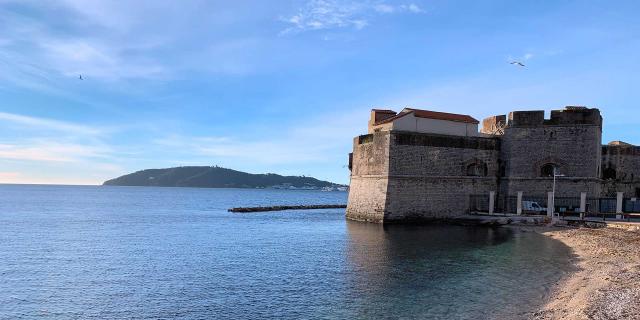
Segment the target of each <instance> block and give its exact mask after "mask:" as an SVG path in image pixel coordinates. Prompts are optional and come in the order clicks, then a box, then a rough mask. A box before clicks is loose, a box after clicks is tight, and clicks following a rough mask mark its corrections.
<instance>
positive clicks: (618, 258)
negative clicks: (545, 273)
mask: <svg viewBox="0 0 640 320" xmlns="http://www.w3.org/2000/svg"><path fill="white" fill-rule="evenodd" d="M536 231H538V232H541V233H543V234H545V235H547V236H549V237H553V238H554V239H557V240H559V241H562V242H563V243H565V244H566V245H567V246H569V247H571V248H572V249H573V251H574V253H575V255H576V257H575V259H576V260H575V263H576V267H577V271H576V272H575V273H573V274H571V275H570V276H568V277H567V278H566V279H565V280H564V281H563V282H561V283H559V284H558V285H557V286H556V287H555V288H554V290H553V291H552V294H551V296H550V298H549V301H548V303H547V304H546V305H545V306H544V307H543V308H542V309H541V310H540V311H538V312H536V313H535V314H534V316H533V318H534V319H640V233H639V232H632V231H625V230H620V229H614V228H599V229H593V228H584V227H582V228H541V229H537V230H536Z"/></svg>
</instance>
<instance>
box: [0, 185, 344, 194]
mask: <svg viewBox="0 0 640 320" xmlns="http://www.w3.org/2000/svg"><path fill="white" fill-rule="evenodd" d="M0 186H57V187H100V188H180V189H239V190H283V191H320V192H348V190H322V189H280V188H241V187H176V186H117V185H104V184H57V183H0Z"/></svg>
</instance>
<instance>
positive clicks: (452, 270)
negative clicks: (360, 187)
mask: <svg viewBox="0 0 640 320" xmlns="http://www.w3.org/2000/svg"><path fill="white" fill-rule="evenodd" d="M347 232H348V236H349V241H348V250H347V256H348V261H349V264H350V267H351V272H350V273H349V275H350V278H349V279H348V281H349V283H350V288H351V290H352V292H351V295H352V296H353V297H355V299H360V300H359V301H358V303H357V304H358V305H361V306H363V307H362V308H352V309H353V311H354V312H353V313H351V314H350V315H349V316H351V317H355V318H367V317H374V316H384V315H393V316H394V317H398V318H402V317H409V318H457V319H477V318H499V317H504V316H508V317H510V318H518V317H521V318H526V317H527V316H528V314H527V312H528V311H531V309H533V308H535V306H536V305H537V304H539V303H540V302H541V300H542V298H543V297H544V295H545V293H546V292H547V288H548V287H549V285H550V284H551V283H553V282H555V281H557V280H558V279H559V278H560V277H561V276H562V274H563V272H566V271H567V270H568V267H569V261H568V259H569V255H568V249H567V248H566V247H563V246H562V245H561V244H560V243H558V242H555V241H553V240H550V239H548V238H546V237H543V236H541V235H539V234H535V233H519V232H514V231H512V230H511V229H507V228H478V227H459V226H441V225H436V226H404V225H391V226H381V225H373V224H367V223H359V222H351V221H350V222H347ZM558 271H560V272H558ZM364 306H366V307H364ZM514 306H515V307H514Z"/></svg>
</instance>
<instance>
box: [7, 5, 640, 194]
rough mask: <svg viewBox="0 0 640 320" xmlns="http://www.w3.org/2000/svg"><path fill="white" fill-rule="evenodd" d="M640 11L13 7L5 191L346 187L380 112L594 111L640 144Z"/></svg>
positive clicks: (607, 136) (610, 129) (617, 135)
mask: <svg viewBox="0 0 640 320" xmlns="http://www.w3.org/2000/svg"><path fill="white" fill-rule="evenodd" d="M638 12H640V3H639V2H637V1H563V0H557V1H518V2H514V1H490V0H487V1H438V0H433V1H432V0H424V1H422V0H409V1H390V0H388V1H385V0H361V1H356V0H354V1H339V0H296V1H242V0H240V1H81V0H64V1H47V2H43V1H28V0H27V1H11V0H9V1H7V0H0V183H2V182H4V183H68V184H99V183H102V181H104V180H106V179H109V178H112V177H116V176H119V175H121V174H125V173H129V172H132V171H136V170H140V169H145V168H162V167H170V166H179V165H220V166H224V167H229V168H234V169H238V170H243V171H248V172H254V173H263V172H274V173H280V174H287V175H289V174H290V175H309V176H314V177H318V178H321V179H327V180H331V181H335V182H341V183H347V182H348V180H349V172H348V169H346V168H345V167H344V165H345V164H346V162H347V153H348V152H350V150H351V147H352V146H351V143H352V137H353V136H355V135H358V134H362V133H364V132H366V125H367V120H368V117H369V110H370V109H371V108H372V107H385V108H392V109H395V110H399V109H401V108H402V107H406V106H412V107H416V108H424V109H430V110H437V111H447V112H455V113H467V114H470V115H472V116H474V117H476V118H478V119H482V118H484V117H486V116H489V115H493V114H504V113H507V112H509V111H512V110H527V109H545V110H547V111H548V110H551V109H559V108H562V107H563V106H565V105H586V106H593V107H598V108H600V109H601V111H602V112H603V116H604V120H605V127H604V131H603V136H604V139H603V140H604V142H605V143H606V142H608V141H610V140H618V139H620V140H624V141H627V142H630V143H634V144H640V130H638V125H640V112H639V111H638V106H637V105H636V104H637V103H638V102H639V101H640V99H639V98H640V90H638V80H637V79H638V75H640V58H639V56H638V52H639V51H640V24H639V23H637V13H638ZM513 59H517V60H520V61H523V62H524V63H525V64H526V65H527V66H526V68H518V67H514V66H512V65H510V64H509V63H508V62H509V61H511V60H513ZM79 74H82V76H83V77H84V80H79V79H78V75H79Z"/></svg>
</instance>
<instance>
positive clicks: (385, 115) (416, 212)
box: [347, 107, 640, 223]
mask: <svg viewBox="0 0 640 320" xmlns="http://www.w3.org/2000/svg"><path fill="white" fill-rule="evenodd" d="M550 115H551V116H550V118H549V119H545V113H544V111H514V112H511V113H509V115H496V116H492V117H488V118H485V119H484V120H483V121H482V128H481V129H480V130H478V123H479V122H478V121H477V120H475V119H473V118H472V117H470V116H466V115H457V114H451V113H442V112H433V111H426V110H417V109H410V108H407V109H403V110H402V111H401V112H398V113H396V112H394V111H391V110H380V109H374V110H373V111H372V112H371V118H370V120H369V130H368V131H369V134H366V135H362V136H358V137H356V138H355V139H354V149H353V153H352V154H351V155H350V168H351V170H352V171H351V185H350V192H349V202H348V206H347V217H348V218H350V219H355V220H365V221H371V222H378V223H392V222H404V221H413V220H428V219H440V218H447V217H455V216H458V215H463V214H466V213H468V212H469V210H470V207H471V204H470V195H474V194H489V193H494V194H495V196H496V197H500V196H502V197H512V196H515V195H516V194H518V193H519V192H527V193H528V194H530V195H536V196H540V197H544V196H545V195H546V194H547V193H548V192H549V191H550V190H551V187H552V185H551V181H552V179H553V178H552V175H553V174H554V173H555V172H560V173H562V174H563V175H564V178H559V179H558V191H557V193H558V196H566V197H569V196H571V197H576V196H578V197H579V196H580V194H581V193H583V192H586V193H587V194H588V195H589V197H597V196H601V195H603V194H610V193H611V192H612V190H615V191H616V192H621V191H622V192H625V193H628V194H632V193H633V194H635V193H636V192H637V193H639V194H638V195H637V196H640V151H639V150H640V148H638V147H635V146H631V145H628V144H624V143H619V144H617V145H610V146H602V144H601V135H602V117H601V116H600V111H599V110H598V109H593V108H585V107H567V108H565V109H563V110H554V111H551V113H550Z"/></svg>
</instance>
